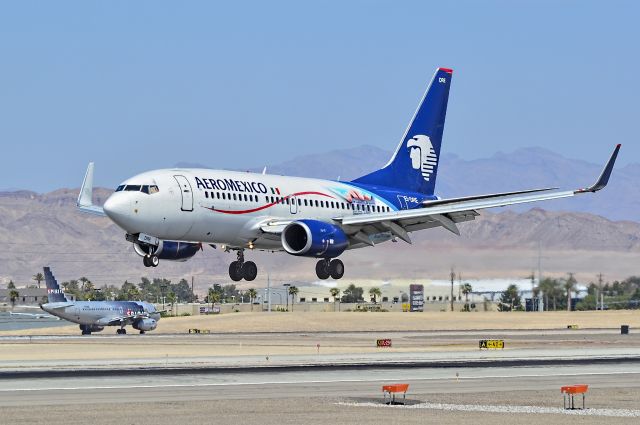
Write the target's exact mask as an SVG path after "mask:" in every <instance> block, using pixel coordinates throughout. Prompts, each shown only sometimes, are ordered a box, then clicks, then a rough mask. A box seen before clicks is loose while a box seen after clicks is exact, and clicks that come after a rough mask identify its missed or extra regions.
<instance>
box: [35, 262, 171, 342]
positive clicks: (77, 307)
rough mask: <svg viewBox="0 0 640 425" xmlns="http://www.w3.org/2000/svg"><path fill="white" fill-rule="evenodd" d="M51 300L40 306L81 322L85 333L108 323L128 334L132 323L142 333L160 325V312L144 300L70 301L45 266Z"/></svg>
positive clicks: (75, 321) (52, 312) (65, 317)
mask: <svg viewBox="0 0 640 425" xmlns="http://www.w3.org/2000/svg"><path fill="white" fill-rule="evenodd" d="M44 280H45V282H46V284H47V297H48V299H49V302H48V303H46V304H42V305H41V306H40V308H42V309H43V310H44V311H46V312H47V313H49V314H52V315H54V316H56V317H59V318H61V319H65V320H68V321H70V322H73V323H78V324H79V325H80V330H81V331H82V335H91V332H100V331H101V330H103V329H104V327H105V326H120V328H119V329H118V330H117V331H116V333H117V334H119V335H120V334H126V333H127V330H126V329H125V326H127V325H131V326H133V328H134V329H137V330H139V331H140V333H141V334H143V333H145V332H146V331H152V330H154V329H155V328H156V326H158V320H160V312H158V311H157V310H156V309H155V307H154V306H153V304H150V303H147V302H144V301H70V300H68V299H67V297H66V296H65V294H64V293H63V291H62V289H60V286H59V285H58V282H57V281H56V278H55V277H54V276H53V273H51V269H50V268H49V267H45V268H44Z"/></svg>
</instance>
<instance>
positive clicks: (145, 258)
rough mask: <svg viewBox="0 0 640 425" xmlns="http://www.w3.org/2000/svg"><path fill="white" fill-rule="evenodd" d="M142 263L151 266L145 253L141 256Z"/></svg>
mask: <svg viewBox="0 0 640 425" xmlns="http://www.w3.org/2000/svg"><path fill="white" fill-rule="evenodd" d="M142 264H144V266H145V267H151V263H150V262H149V257H148V256H147V255H145V256H144V257H142Z"/></svg>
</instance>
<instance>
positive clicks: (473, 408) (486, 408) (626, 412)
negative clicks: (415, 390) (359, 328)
mask: <svg viewBox="0 0 640 425" xmlns="http://www.w3.org/2000/svg"><path fill="white" fill-rule="evenodd" d="M336 404H337V405H339V406H351V407H378V408H392V409H429V410H448V411H453V412H488V413H535V414H556V415H557V414H561V415H573V416H608V417H617V418H639V417H640V410H631V409H584V410H579V409H578V410H566V409H563V408H560V407H540V406H499V405H496V406H494V405H483V404H444V403H419V404H412V405H408V406H401V405H395V406H388V405H386V404H379V403H345V402H339V403H336Z"/></svg>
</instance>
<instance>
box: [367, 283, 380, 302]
mask: <svg viewBox="0 0 640 425" xmlns="http://www.w3.org/2000/svg"><path fill="white" fill-rule="evenodd" d="M369 295H371V296H372V297H373V303H374V304H377V303H378V297H380V296H382V291H380V288H376V287H373V288H371V289H369Z"/></svg>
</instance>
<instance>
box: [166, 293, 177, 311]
mask: <svg viewBox="0 0 640 425" xmlns="http://www.w3.org/2000/svg"><path fill="white" fill-rule="evenodd" d="M177 299H178V297H176V294H175V292H173V291H170V292H169V293H168V294H167V301H169V304H171V312H172V313H173V315H174V316H175V315H176V309H175V308H174V305H175V303H176V301H177Z"/></svg>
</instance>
